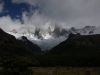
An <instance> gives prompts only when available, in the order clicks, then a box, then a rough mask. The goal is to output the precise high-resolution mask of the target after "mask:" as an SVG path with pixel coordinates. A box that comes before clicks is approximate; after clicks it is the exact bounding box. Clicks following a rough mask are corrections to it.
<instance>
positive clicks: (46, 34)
mask: <svg viewBox="0 0 100 75" xmlns="http://www.w3.org/2000/svg"><path fill="white" fill-rule="evenodd" d="M8 33H9V34H12V35H14V36H15V37H16V38H17V39H21V36H26V37H27V38H28V40H30V41H32V42H33V43H35V44H37V45H38V46H40V48H41V50H43V51H45V50H50V49H51V48H52V47H54V46H56V45H58V44H59V43H61V42H62V41H64V40H66V39H67V38H68V36H69V35H70V34H71V33H73V34H77V33H80V34H81V35H92V34H100V27H99V28H96V27H95V26H86V27H84V28H81V29H76V28H75V27H72V28H70V29H67V28H61V27H57V26H56V27H55V28H54V30H53V31H51V28H50V27H48V29H45V30H44V29H41V28H36V29H35V31H34V32H32V31H30V30H29V29H25V31H24V32H23V33H17V31H16V30H12V31H11V32H8Z"/></svg>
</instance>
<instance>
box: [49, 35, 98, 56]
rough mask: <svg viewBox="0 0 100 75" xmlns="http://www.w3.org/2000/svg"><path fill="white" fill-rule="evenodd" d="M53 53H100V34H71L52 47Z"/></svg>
mask: <svg viewBox="0 0 100 75" xmlns="http://www.w3.org/2000/svg"><path fill="white" fill-rule="evenodd" d="M49 53H51V54H52V53H53V54H100V34H96V35H80V34H76V35H75V34H70V35H69V38H68V39H67V40H65V41H64V42H62V43H60V44H59V45H57V46H56V47H54V48H52V49H51V50H50V52H49Z"/></svg>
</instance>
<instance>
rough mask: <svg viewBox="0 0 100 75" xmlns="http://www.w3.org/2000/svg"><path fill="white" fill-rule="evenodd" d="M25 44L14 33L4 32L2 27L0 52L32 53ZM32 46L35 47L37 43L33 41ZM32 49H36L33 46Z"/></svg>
mask: <svg viewBox="0 0 100 75" xmlns="http://www.w3.org/2000/svg"><path fill="white" fill-rule="evenodd" d="M27 41H28V40H27ZM28 42H29V41H28ZM23 44H24V42H22V43H20V42H19V41H18V40H17V39H16V38H15V37H14V36H13V35H10V34H8V33H6V32H4V31H3V30H2V29H0V54H1V55H3V54H8V55H31V54H32V52H31V51H30V49H28V48H26V47H24V46H23ZM31 46H34V47H35V46H36V45H33V43H31ZM27 47H28V46H27ZM37 47H38V46H37ZM38 48H39V47H38ZM32 50H35V49H34V48H33V49H32ZM40 51H41V50H40ZM33 52H34V51H33Z"/></svg>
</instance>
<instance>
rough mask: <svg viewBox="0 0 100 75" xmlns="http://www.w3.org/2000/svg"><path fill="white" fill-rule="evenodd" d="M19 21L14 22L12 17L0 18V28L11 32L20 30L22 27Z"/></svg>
mask: <svg viewBox="0 0 100 75" xmlns="http://www.w3.org/2000/svg"><path fill="white" fill-rule="evenodd" d="M21 25H22V24H21V22H20V21H19V20H12V19H11V18H10V16H3V17H0V28H2V29H3V30H5V31H11V30H13V29H19V28H20V27H21Z"/></svg>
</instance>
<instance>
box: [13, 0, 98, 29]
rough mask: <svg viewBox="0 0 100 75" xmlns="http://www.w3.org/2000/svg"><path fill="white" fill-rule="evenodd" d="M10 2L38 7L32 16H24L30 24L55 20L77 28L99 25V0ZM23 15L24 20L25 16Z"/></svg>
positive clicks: (25, 0) (26, 0)
mask: <svg viewBox="0 0 100 75" xmlns="http://www.w3.org/2000/svg"><path fill="white" fill-rule="evenodd" d="M12 2H13V3H17V4H19V3H27V4H29V5H30V6H38V7H39V8H38V9H37V10H36V11H35V13H33V14H32V16H30V17H27V16H26V17H27V19H30V21H29V22H30V23H31V24H35V25H39V24H41V26H42V25H45V24H47V23H48V22H49V23H50V24H54V22H57V23H59V24H60V25H64V26H68V27H71V26H75V27H77V28H79V27H84V26H86V25H95V26H98V25H100V21H99V19H100V8H99V7H100V0H12ZM37 11H38V12H37ZM31 12H32V11H31ZM33 12H34V11H33ZM36 12H37V13H36ZM23 17H24V21H25V16H23ZM26 22H27V21H26Z"/></svg>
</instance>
